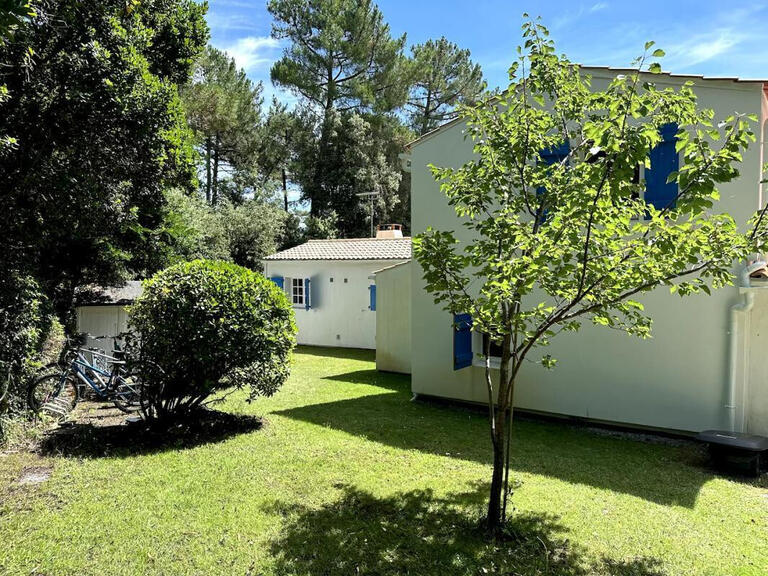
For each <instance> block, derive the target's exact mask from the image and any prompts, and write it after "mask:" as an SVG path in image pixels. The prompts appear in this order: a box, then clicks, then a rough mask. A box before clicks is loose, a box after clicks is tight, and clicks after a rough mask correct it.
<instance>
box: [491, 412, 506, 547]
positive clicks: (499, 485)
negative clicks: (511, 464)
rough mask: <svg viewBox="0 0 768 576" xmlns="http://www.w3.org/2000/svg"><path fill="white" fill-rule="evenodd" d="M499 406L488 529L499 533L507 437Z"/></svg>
mask: <svg viewBox="0 0 768 576" xmlns="http://www.w3.org/2000/svg"><path fill="white" fill-rule="evenodd" d="M501 408H502V407H501V406H499V408H498V410H497V411H496V425H495V427H494V430H493V475H492V476H491V495H490V500H489V502H488V519H487V522H488V531H489V532H490V533H492V534H494V535H495V534H497V533H498V532H499V529H500V528H501V519H502V514H503V510H502V503H503V501H504V454H505V449H504V443H505V439H506V434H505V424H506V414H505V413H504V411H503V410H502V409H501Z"/></svg>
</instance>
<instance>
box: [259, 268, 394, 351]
mask: <svg viewBox="0 0 768 576" xmlns="http://www.w3.org/2000/svg"><path fill="white" fill-rule="evenodd" d="M396 262H397V261H392V260H359V261H358V260H355V261H339V260H332V261H329V260H300V261H299V260H297V261H282V260H278V261H272V260H267V261H265V262H264V275H265V276H266V277H267V278H271V277H273V276H283V277H291V278H310V279H311V280H312V298H313V300H312V308H310V309H309V310H306V309H305V308H304V306H296V307H294V311H295V312H296V324H297V325H298V327H299V334H298V342H299V344H307V345H310V346H341V347H345V348H369V349H374V348H376V312H373V311H371V310H370V308H369V306H370V295H369V290H368V287H369V286H370V285H371V284H373V280H372V279H371V278H370V276H371V275H372V274H373V272H375V271H376V270H380V269H381V268H384V267H386V266H391V265H392V264H395V263H396ZM331 278H333V282H331ZM345 279H346V280H347V281H346V282H345V281H344V280H345ZM289 288H290V287H289V285H288V283H287V282H286V285H285V289H286V291H288V290H289Z"/></svg>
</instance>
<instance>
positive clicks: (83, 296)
mask: <svg viewBox="0 0 768 576" xmlns="http://www.w3.org/2000/svg"><path fill="white" fill-rule="evenodd" d="M142 290H143V288H142V285H141V280H129V281H128V282H126V283H125V284H123V285H122V286H84V287H82V288H79V289H78V291H77V305H78V306H125V305H127V304H133V302H134V301H135V300H136V298H138V297H139V296H141V292H142Z"/></svg>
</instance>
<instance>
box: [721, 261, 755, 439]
mask: <svg viewBox="0 0 768 576" xmlns="http://www.w3.org/2000/svg"><path fill="white" fill-rule="evenodd" d="M740 279H741V281H740V283H739V284H740V286H741V287H742V288H747V290H746V291H744V301H742V302H739V303H738V304H734V305H733V306H731V317H730V326H729V332H728V333H729V334H730V348H731V350H730V357H729V362H730V366H729V370H728V393H727V403H726V405H725V409H726V410H727V411H728V430H729V431H730V432H736V379H737V375H738V371H739V362H738V356H739V331H738V327H739V313H741V312H743V313H744V314H745V315H746V314H748V313H749V312H750V311H751V310H752V308H753V306H754V305H755V293H754V292H753V291H752V290H749V272H748V271H747V270H746V269H744V271H743V272H742V273H741V278H740Z"/></svg>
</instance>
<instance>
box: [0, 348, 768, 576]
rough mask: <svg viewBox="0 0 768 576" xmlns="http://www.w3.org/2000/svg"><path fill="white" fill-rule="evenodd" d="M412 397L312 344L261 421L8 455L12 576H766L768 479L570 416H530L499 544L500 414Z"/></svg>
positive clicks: (4, 546) (369, 364)
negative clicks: (182, 438)
mask: <svg viewBox="0 0 768 576" xmlns="http://www.w3.org/2000/svg"><path fill="white" fill-rule="evenodd" d="M410 396H411V395H410V392H409V380H408V378H407V377H403V376H396V375H390V374H379V373H377V372H375V370H374V364H373V355H372V354H371V353H367V352H359V351H338V350H316V349H302V350H300V351H299V353H298V354H297V355H296V357H295V366H294V369H293V375H292V376H291V379H290V381H289V382H288V384H286V386H285V387H284V388H283V389H282V390H281V391H280V392H279V393H278V394H277V395H276V396H275V397H274V398H271V399H268V400H263V399H260V400H258V401H256V402H255V403H253V404H250V405H247V404H245V403H243V402H241V401H239V400H234V399H233V400H231V401H229V403H228V404H227V406H226V408H227V410H228V411H229V412H232V413H238V414H242V415H243V416H245V415H257V416H263V417H264V418H265V420H266V422H265V425H264V426H262V427H258V426H256V425H254V422H253V421H252V420H249V419H248V418H246V417H242V418H238V419H236V420H233V423H234V424H236V429H235V431H233V432H232V433H229V432H228V431H227V430H222V429H220V428H221V427H220V426H219V429H217V430H215V431H214V433H211V434H210V437H209V438H207V437H205V436H198V437H195V438H193V439H192V440H189V441H186V443H184V442H179V441H175V440H173V441H169V442H167V443H166V444H165V445H164V446H159V447H158V446H154V447H153V446H152V445H147V444H142V445H140V446H137V447H136V448H134V449H126V448H121V447H120V446H121V443H120V440H119V438H118V439H117V440H116V438H115V434H119V432H116V431H115V430H111V431H110V432H109V434H107V432H103V433H102V432H99V431H96V432H93V431H92V432H93V434H96V438H97V440H98V441H99V442H100V443H101V442H109V443H110V444H109V447H108V448H106V449H105V450H93V447H92V446H91V445H89V444H88V443H87V442H86V443H83V442H82V441H81V440H80V439H78V438H79V437H78V436H77V435H73V436H72V437H71V442H70V443H69V444H64V445H63V446H64V452H65V453H64V454H61V455H55V456H54V455H46V456H38V455H30V454H25V453H17V454H7V455H3V456H0V574H14V575H15V574H19V575H22V574H23V575H30V574H34V575H45V576H51V575H64V574H72V575H78V576H80V575H85V574H92V575H99V576H101V575H120V574H135V575H138V574H163V575H175V574H199V575H206V576H207V575H211V574H222V575H227V576H229V575H246V574H250V575H253V576H256V575H270V574H311V575H326V574H327V575H331V574H350V575H357V574H393V575H394V574H416V575H425V574H434V575H448V574H496V573H498V574H526V575H527V574H564V575H572V576H576V575H587V574H611V575H626V576H628V575H633V576H650V575H659V574H669V575H670V576H678V575H690V574H700V575H723V576H725V575H728V576H739V575H764V574H768V489H766V487H765V486H766V485H765V481H764V480H763V484H760V483H759V482H750V481H747V480H744V479H728V478H722V477H717V476H715V475H713V474H712V473H711V472H709V471H707V470H706V469H705V468H704V467H703V466H702V455H701V453H700V451H699V450H698V449H696V448H695V447H691V446H688V445H685V446H670V445H664V444H652V443H644V442H637V441H633V440H627V439H623V438H618V437H613V436H610V435H606V434H598V433H595V432H590V431H588V430H584V429H578V428H572V427H567V426H562V425H557V424H544V423H535V422H519V423H517V424H516V425H515V429H514V448H513V450H514V478H515V481H516V486H517V487H516V490H515V494H514V497H513V502H514V505H515V508H516V510H515V513H514V523H513V531H514V534H515V537H514V538H513V539H511V540H510V541H509V542H507V543H505V544H503V545H501V546H498V547H495V546H493V545H490V544H487V543H486V542H485V540H483V538H482V537H481V532H480V531H479V530H478V529H477V526H478V520H479V518H480V516H481V514H482V511H483V506H484V500H485V494H486V490H487V480H488V478H489V476H490V467H489V442H490V441H489V437H488V431H487V429H486V421H485V418H484V416H483V414H482V413H481V412H477V411H473V410H469V409H463V408H457V407H449V406H442V405H435V404H427V403H423V402H410ZM99 434H103V436H99ZM123 444H125V442H123ZM61 446H62V445H61V444H59V447H61ZM103 452H106V454H104V453H103ZM33 466H35V467H37V466H52V467H53V473H52V476H51V478H50V479H49V480H48V481H46V482H43V483H39V484H22V483H19V482H18V478H20V476H21V475H22V473H23V471H24V470H25V469H27V471H28V470H29V469H30V467H33Z"/></svg>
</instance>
